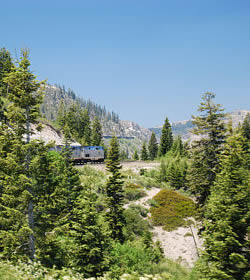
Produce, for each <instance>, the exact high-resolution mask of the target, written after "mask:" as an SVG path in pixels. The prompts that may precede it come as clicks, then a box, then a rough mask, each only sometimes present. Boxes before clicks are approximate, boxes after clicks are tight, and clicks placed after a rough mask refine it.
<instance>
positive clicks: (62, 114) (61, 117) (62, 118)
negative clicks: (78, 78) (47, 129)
mask: <svg viewBox="0 0 250 280" xmlns="http://www.w3.org/2000/svg"><path fill="white" fill-rule="evenodd" d="M56 123H57V124H58V125H59V127H60V128H63V127H64V126H65V124H66V109H65V105H64V101H63V99H61V100H60V104H59V108H58V112H57V118H56Z"/></svg>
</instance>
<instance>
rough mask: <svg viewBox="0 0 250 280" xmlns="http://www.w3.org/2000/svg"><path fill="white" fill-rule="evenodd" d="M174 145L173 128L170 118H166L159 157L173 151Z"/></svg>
mask: <svg viewBox="0 0 250 280" xmlns="http://www.w3.org/2000/svg"><path fill="white" fill-rule="evenodd" d="M172 144H173V135H172V128H171V125H170V123H169V120H168V118H166V119H165V122H164V125H163V127H162V131H161V139H160V147H159V155H160V156H164V155H165V154H166V153H167V152H168V151H169V150H170V149H171V147H172Z"/></svg>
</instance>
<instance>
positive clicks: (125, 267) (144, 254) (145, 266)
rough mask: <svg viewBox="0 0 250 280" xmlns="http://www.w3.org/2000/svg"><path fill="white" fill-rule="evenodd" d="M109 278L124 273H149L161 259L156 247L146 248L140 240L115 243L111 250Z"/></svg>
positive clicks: (114, 277) (115, 277)
mask: <svg viewBox="0 0 250 280" xmlns="http://www.w3.org/2000/svg"><path fill="white" fill-rule="evenodd" d="M111 259H112V260H113V263H112V266H111V276H112V277H111V278H112V279H117V278H118V277H119V276H120V275H122V274H124V273H132V272H137V273H139V274H145V273H151V271H152V267H153V266H154V265H155V264H157V263H159V262H160V260H161V259H162V255H161V252H160V251H159V249H158V248H156V247H150V248H146V247H145V245H144V244H143V242H142V241H140V240H139V241H127V242H125V243H124V244H120V243H115V244H114V247H113V250H112V251H111Z"/></svg>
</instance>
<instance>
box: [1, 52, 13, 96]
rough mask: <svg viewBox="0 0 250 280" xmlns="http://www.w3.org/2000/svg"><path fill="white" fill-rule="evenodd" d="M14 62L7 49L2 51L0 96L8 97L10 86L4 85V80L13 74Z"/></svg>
mask: <svg viewBox="0 0 250 280" xmlns="http://www.w3.org/2000/svg"><path fill="white" fill-rule="evenodd" d="M13 66H14V65H13V62H12V59H11V55H10V53H9V51H7V50H6V49H5V48H1V49H0V96H5V97H6V96H7V92H8V85H7V84H6V83H4V81H3V78H4V77H5V76H6V75H7V74H8V73H10V72H11V70H12V67H13Z"/></svg>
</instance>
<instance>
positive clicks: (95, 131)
mask: <svg viewBox="0 0 250 280" xmlns="http://www.w3.org/2000/svg"><path fill="white" fill-rule="evenodd" d="M91 139H92V140H91V142H92V145H93V146H100V145H101V142H102V126H101V123H100V121H99V119H98V118H97V117H96V116H95V118H94V120H93V122H92V135H91Z"/></svg>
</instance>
